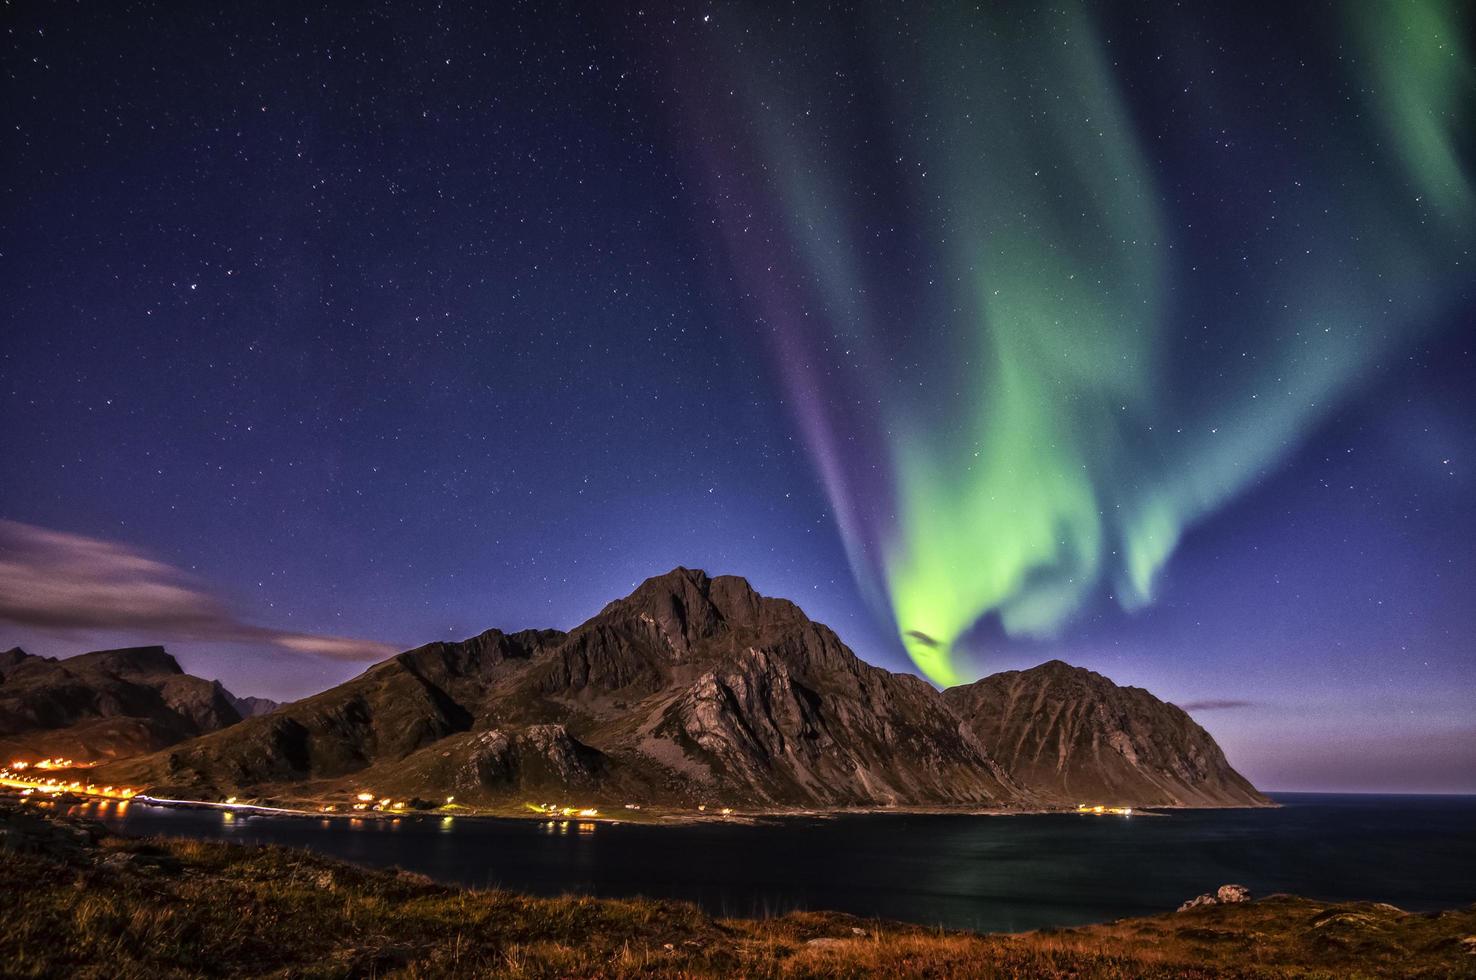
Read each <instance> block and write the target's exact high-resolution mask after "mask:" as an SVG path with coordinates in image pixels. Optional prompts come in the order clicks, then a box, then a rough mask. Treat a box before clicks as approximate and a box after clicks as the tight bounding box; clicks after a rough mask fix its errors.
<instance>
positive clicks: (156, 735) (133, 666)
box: [0, 646, 241, 760]
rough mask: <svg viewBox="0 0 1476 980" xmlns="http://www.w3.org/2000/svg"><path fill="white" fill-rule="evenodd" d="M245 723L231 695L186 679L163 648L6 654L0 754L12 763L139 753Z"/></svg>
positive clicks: (0, 672) (0, 685)
mask: <svg viewBox="0 0 1476 980" xmlns="http://www.w3.org/2000/svg"><path fill="white" fill-rule="evenodd" d="M240 720H241V714H240V712H239V711H238V710H237V708H236V706H235V699H234V698H233V697H232V696H231V694H230V692H228V691H226V690H225V689H224V688H223V687H221V686H220V684H219V683H217V682H215V681H208V680H205V679H203V678H200V677H194V676H192V675H190V674H186V673H185V672H184V670H183V669H182V668H181V667H180V666H179V663H178V661H176V660H175V659H174V657H172V656H170V655H169V653H168V652H166V651H165V650H164V648H163V647H157V646H152V647H131V648H128V649H121V650H99V651H96V652H94V653H86V654H82V655H81V656H76V657H71V658H69V659H66V660H57V659H54V658H50V657H36V656H31V655H30V654H27V653H26V652H25V651H24V650H21V649H19V648H15V649H12V650H8V651H6V652H5V653H4V654H0V755H4V757H5V758H6V759H7V760H8V759H13V758H18V759H28V758H45V757H52V756H66V757H69V758H75V759H79V760H80V759H103V758H115V757H122V756H128V755H135V754H138V753H140V752H148V751H153V750H155V749H158V748H160V747H162V746H166V745H171V744H174V743H176V742H180V741H182V740H184V739H188V738H193V737H195V736H198V735H201V734H203V733H206V732H212V731H216V730H218V729H221V728H225V727H227V726H229V725H233V724H235V723H236V722H238V721H240Z"/></svg>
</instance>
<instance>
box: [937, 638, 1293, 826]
mask: <svg viewBox="0 0 1476 980" xmlns="http://www.w3.org/2000/svg"><path fill="white" fill-rule="evenodd" d="M943 697H944V699H945V700H946V701H947V702H948V703H949V704H950V705H951V706H952V707H953V709H954V711H955V712H957V713H958V715H959V716H960V717H961V718H963V719H964V720H965V721H966V722H967V723H968V724H969V726H970V728H971V729H972V731H973V733H974V734H975V735H976V736H977V737H978V739H979V741H980V742H981V743H983V744H984V745H987V746H989V750H990V752H991V753H992V754H993V756H994V758H995V759H996V760H997V761H998V762H999V763H1000V765H1002V766H1003V767H1004V768H1005V769H1006V770H1007V771H1008V772H1009V774H1010V775H1011V776H1012V777H1013V778H1014V779H1015V780H1016V781H1017V782H1019V783H1020V784H1021V785H1023V786H1028V787H1030V789H1031V790H1033V791H1034V792H1035V793H1036V794H1038V795H1039V796H1041V797H1042V798H1044V799H1047V800H1050V801H1053V802H1057V803H1065V804H1074V803H1078V802H1087V803H1093V804H1096V803H1103V804H1108V805H1118V806H1259V805H1267V804H1269V803H1270V801H1269V800H1268V799H1266V797H1264V796H1263V795H1261V794H1260V793H1259V792H1258V791H1257V790H1256V788H1255V787H1254V786H1252V785H1251V784H1250V783H1249V782H1248V781H1247V780H1246V779H1245V777H1243V776H1241V775H1240V773H1238V772H1236V771H1235V770H1234V769H1232V768H1231V767H1230V763H1229V762H1227V761H1226V759H1225V754H1224V753H1223V752H1222V751H1220V747H1219V746H1218V745H1216V744H1215V740H1214V739H1213V738H1211V737H1210V734H1209V733H1208V732H1206V731H1205V730H1204V729H1203V728H1201V727H1200V726H1199V725H1198V724H1197V723H1196V722H1195V721H1194V719H1192V718H1190V717H1189V715H1188V714H1187V713H1185V712H1184V711H1183V710H1182V709H1180V708H1178V707H1176V706H1174V705H1172V704H1168V703H1166V702H1163V701H1160V700H1159V699H1158V698H1156V697H1154V696H1153V695H1152V694H1149V693H1148V692H1147V691H1145V690H1143V689H1142V688H1137V687H1119V686H1118V685H1116V684H1114V683H1113V682H1112V681H1110V680H1108V679H1107V678H1105V677H1103V676H1102V675H1101V674H1096V673H1093V672H1092V671H1089V670H1083V669H1081V668H1080V667H1073V666H1071V665H1070V664H1066V663H1062V662H1061V661H1059V660H1052V661H1050V662H1049V663H1045V664H1041V665H1040V666H1039V667H1033V668H1031V669H1030V670H1012V671H1007V672H1005V673H1001V674H994V675H992V676H990V677H986V678H984V679H983V680H980V681H976V682H975V683H973V684H967V685H964V686H961V687H954V688H950V689H948V690H947V691H944V692H943Z"/></svg>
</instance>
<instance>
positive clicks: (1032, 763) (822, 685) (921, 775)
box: [99, 568, 1268, 807]
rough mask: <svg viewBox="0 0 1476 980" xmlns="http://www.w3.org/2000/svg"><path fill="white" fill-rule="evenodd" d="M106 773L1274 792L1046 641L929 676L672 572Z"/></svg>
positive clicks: (408, 657) (586, 795) (973, 791)
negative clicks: (1009, 658)
mask: <svg viewBox="0 0 1476 980" xmlns="http://www.w3.org/2000/svg"><path fill="white" fill-rule="evenodd" d="M99 778H106V779H108V780H109V781H111V782H114V783H119V784H123V785H133V786H148V787H151V788H153V789H154V790H155V791H157V792H164V793H170V794H176V795H180V796H192V797H194V798H207V799H208V798H218V797H224V796H242V797H248V796H250V797H264V798H289V799H290V798H298V799H303V798H310V799H326V800H339V801H348V800H350V799H351V798H352V797H353V796H354V795H356V794H357V793H359V792H365V791H367V792H372V793H374V794H375V795H376V796H379V797H384V796H391V797H394V798H396V799H410V798H414V797H420V798H424V799H427V800H437V799H441V798H444V797H446V796H455V797H456V798H457V800H458V801H460V802H462V803H466V804H473V805H484V806H494V805H508V804H516V803H521V802H529V801H548V800H564V801H568V800H570V799H574V800H577V801H580V802H585V803H600V804H604V805H611V804H620V803H624V802H640V803H643V804H645V803H658V804H667V805H677V806H695V805H698V804H709V805H713V806H726V805H731V806H738V807H768V806H773V807H845V806H878V805H903V806H930V807H954V806H958V807H1008V806H1020V807H1030V806H1039V805H1057V804H1063V803H1065V804H1075V803H1077V802H1089V803H1093V804H1096V803H1111V804H1123V805H1132V806H1145V805H1175V804H1182V805H1207V806H1208V805H1214V806H1220V805H1260V804H1265V803H1267V802H1268V801H1267V800H1266V799H1265V798H1264V797H1262V796H1261V795H1260V794H1259V793H1257V792H1256V791H1255V789H1254V788H1253V787H1252V786H1251V785H1250V784H1249V783H1248V782H1246V781H1245V780H1244V779H1243V778H1242V777H1241V776H1240V775H1239V774H1237V773H1236V772H1235V771H1234V770H1233V769H1231V768H1230V766H1229V764H1228V763H1227V762H1226V761H1225V757H1224V755H1223V753H1221V752H1220V750H1219V747H1218V746H1216V745H1215V743H1214V741H1213V739H1211V738H1210V736H1209V735H1208V733H1206V732H1205V731H1204V730H1203V729H1202V728H1200V727H1199V726H1198V725H1196V724H1195V723H1194V722H1193V721H1192V720H1191V719H1190V718H1189V717H1188V716H1187V715H1186V714H1184V713H1183V712H1182V711H1180V710H1179V709H1178V708H1175V707H1174V706H1172V705H1168V704H1164V703H1163V702H1161V701H1159V700H1158V699H1156V698H1154V697H1153V696H1152V695H1150V694H1148V693H1147V692H1146V691H1141V690H1138V689H1136V688H1120V687H1117V686H1116V685H1115V684H1113V683H1112V682H1111V681H1108V680H1107V679H1106V678H1104V677H1101V676H1100V675H1097V674H1093V673H1091V672H1089V671H1083V670H1078V669H1076V668H1073V667H1069V666H1067V665H1066V664H1062V663H1060V662H1059V661H1055V662H1052V663H1049V664H1045V665H1043V666H1041V667H1037V668H1035V669H1033V670H1029V671H1023V672H1010V673H1007V674H999V675H996V676H994V677H990V678H986V679H985V680H982V681H979V682H978V683H976V684H971V685H967V686H965V687H959V688H953V689H951V690H948V691H945V692H941V693H940V692H938V691H936V690H934V689H933V688H932V687H931V686H929V685H928V684H927V683H926V682H924V681H923V680H922V679H920V678H918V677H915V676H913V675H911V674H893V673H891V672H889V671H886V670H882V669H880V668H877V667H873V666H870V665H869V664H866V663H864V662H863V661H861V660H860V659H859V658H857V657H856V655H855V654H854V653H852V652H851V651H850V650H849V649H848V648H847V647H846V646H845V644H843V643H842V642H841V641H840V639H839V638H838V637H837V636H836V635H835V634H834V633H833V632H832V631H831V630H830V629H829V628H828V627H826V626H823V625H821V624H819V623H815V622H812V621H811V620H810V619H809V618H808V617H807V616H805V614H804V613H803V612H802V611H801V610H800V609H799V607H798V606H796V605H795V604H794V603H792V602H789V601H787V600H784V599H775V598H768V597H765V596H761V595H759V594H758V593H757V592H755V591H754V590H753V589H752V588H751V587H750V586H749V584H748V583H747V582H746V581H744V580H743V579H741V578H737V577H735V576H718V577H716V578H709V577H708V576H707V575H706V574H705V573H703V572H700V571H692V570H688V569H685V568H678V569H675V570H674V571H672V572H669V573H668V574H666V575H661V576H658V577H655V578H652V579H648V580H647V581H645V582H644V583H642V584H641V585H640V586H639V587H638V588H636V590H635V591H634V592H632V593H631V594H630V595H629V596H626V597H625V598H623V599H617V600H616V601H614V602H611V603H610V604H609V605H607V606H606V607H605V608H604V609H603V610H601V611H600V613H599V614H598V615H596V616H594V617H593V618H591V619H590V620H589V621H587V622H585V623H583V624H582V625H580V626H578V627H576V628H575V629H573V630H571V631H570V632H568V633H564V632H560V631H557V630H525V631H523V632H519V633H504V632H502V631H501V630H495V629H494V630H488V631H487V632H485V633H482V634H480V635H479V636H475V637H472V638H471V639H468V640H465V641H463V642H460V643H431V644H427V645H426V646H422V647H418V648H416V649H414V650H409V651H407V652H405V653H402V654H399V655H398V656H395V657H392V658H390V659H389V660H387V661H385V662H383V663H380V664H377V665H375V666H374V667H371V668H370V669H368V670H366V671H365V672H364V673H363V674H361V675H359V676H358V677H355V678H353V679H352V680H350V681H347V682H346V683H344V684H341V685H339V686H338V687H335V688H332V689H330V690H328V691H324V692H323V693H321V694H318V695H315V696H313V697H310V698H305V699H303V700H301V701H296V702H293V703H291V704H287V705H283V706H281V707H279V708H277V709H276V710H274V711H272V712H271V713H269V714H266V715H262V716H259V717H251V718H247V719H246V720H244V721H243V722H241V723H240V724H238V725H233V726H231V727H229V728H223V729H221V730H219V731H215V732H211V733H209V734H205V735H203V736H201V737H199V738H197V739H194V740H192V741H189V742H186V743H184V744H181V745H176V746H173V747H171V748H167V749H165V750H163V751H160V752H157V753H154V754H152V755H149V756H146V757H142V758H138V759H132V760H126V761H121V762H118V763H115V764H113V765H111V766H109V767H108V768H107V769H106V770H104V771H100V773H99Z"/></svg>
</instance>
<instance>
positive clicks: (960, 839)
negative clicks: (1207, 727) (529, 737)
mask: <svg viewBox="0 0 1476 980" xmlns="http://www.w3.org/2000/svg"><path fill="white" fill-rule="evenodd" d="M1276 798H1277V800H1278V801H1279V802H1281V803H1282V804H1284V806H1283V807H1282V808H1281V809H1277V810H1222V811H1213V810H1207V811H1194V812H1175V813H1169V814H1168V815H1166V816H1148V815H1136V816H1133V817H1130V818H1123V817H1093V816H1077V815H1075V814H1043V815H1028V816H1009V817H971V816H926V817H924V816H899V815H876V816H854V817H843V818H837V819H828V820H788V821H783V822H780V823H773V824H764V825H759V826H743V825H719V824H713V825H702V826H688V827H642V826H629V825H617V826H609V825H604V824H600V825H586V827H589V828H592V829H587V830H585V831H580V830H579V829H578V825H577V824H576V823H568V824H565V825H563V826H560V825H559V824H554V823H542V822H537V821H519V820H472V819H466V818H460V819H456V820H447V819H445V818H442V817H436V816H425V817H405V818H403V819H401V820H399V821H398V822H396V823H389V822H379V821H363V822H361V823H357V824H352V825H351V824H349V823H348V822H346V821H342V820H334V821H331V822H330V821H318V820H311V819H300V818H291V817H241V816H234V817H227V816H226V815H223V814H221V813H219V812H214V811H203V810H171V809H164V808H160V807H148V806H141V805H138V804H133V805H131V806H128V807H127V808H126V810H125V812H123V813H122V814H121V815H120V814H119V813H117V812H116V808H113V807H108V806H97V805H86V806H81V807H78V808H76V810H77V812H79V813H82V814H85V815H87V816H90V817H92V818H94V819H98V820H101V821H102V822H103V823H106V824H108V825H109V826H110V827H111V828H113V829H115V830H118V831H121V832H123V833H127V834H135V835H143V834H167V835H172V836H186V837H201V838H208V839H214V840H230V841H238V842H242V843H252V844H268V843H269V844H286V845H290V846H293V847H306V848H310V849H312V850H314V851H317V852H319V853H321V854H326V855H330V856H332V857H337V858H342V859H345V860H348V861H353V862H356V863H358V864H364V865H378V866H396V867H401V868H407V869H410V870H413V871H419V872H421V873H423V874H427V875H430V876H431V877H433V878H437V879H440V880H442V881H446V882H455V883H460V884H464V885H473V886H498V887H504V888H511V889H516V890H518V891H524V892H534V893H538V894H546V895H558V894H563V893H567V892H583V893H588V894H592V895H602V896H630V895H648V896H653V897H667V898H683V899H689V900H692V901H695V902H698V903H700V904H701V905H703V906H704V907H706V908H707V909H708V910H709V911H711V912H714V913H716V914H719V915H734V916H752V915H767V914H776V913H780V912H785V911H788V910H791V909H796V908H808V909H834V910H839V911H844V912H852V913H855V914H857V915H863V916H880V917H882V918H889V919H902V920H907V921H912V922H922V923H927V924H930V925H931V924H942V925H946V926H951V927H956V928H966V929H979V930H985V931H994V930H1018V929H1034V928H1038V927H1042V926H1052V925H1058V926H1059V925H1079V924H1082V923H1088V922H1101V921H1106V920H1109V919H1115V918H1120V917H1122V916H1126V915H1139V914H1147V913H1154V912H1161V911H1164V910H1167V909H1172V908H1175V907H1177V906H1178V904H1179V903H1180V902H1182V901H1184V900H1185V899H1186V898H1190V897H1192V896H1194V895H1197V894H1199V893H1200V892H1204V891H1209V890H1212V889H1214V888H1216V887H1218V886H1219V885H1221V884H1224V883H1226V882H1239V883H1240V884H1244V885H1246V886H1248V887H1249V888H1250V889H1251V891H1252V893H1254V894H1256V895H1266V894H1270V893H1271V892H1277V891H1288V892H1296V893H1298V894H1302V895H1308V896H1312V897H1317V898H1325V899H1372V900H1376V901H1383V902H1392V903H1393V904H1395V905H1399V906H1401V907H1403V908H1408V909H1419V910H1428V909H1438V908H1448V907H1452V906H1457V905H1464V904H1468V903H1471V902H1473V901H1476V797H1417V796H1332V795H1321V794H1284V795H1278V796H1277V797H1276Z"/></svg>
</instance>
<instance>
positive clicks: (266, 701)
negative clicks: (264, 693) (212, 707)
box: [225, 691, 282, 718]
mask: <svg viewBox="0 0 1476 980" xmlns="http://www.w3.org/2000/svg"><path fill="white" fill-rule="evenodd" d="M225 696H226V698H227V699H228V700H229V701H230V702H231V707H233V708H235V709H236V714H238V715H240V716H241V717H242V718H254V717H256V716H257V715H268V714H271V713H272V712H273V711H276V710H277V709H278V708H280V707H282V702H280V701H273V700H272V699H271V698H253V697H244V698H238V697H236V695H234V694H232V693H231V692H230V691H226V692H225Z"/></svg>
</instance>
